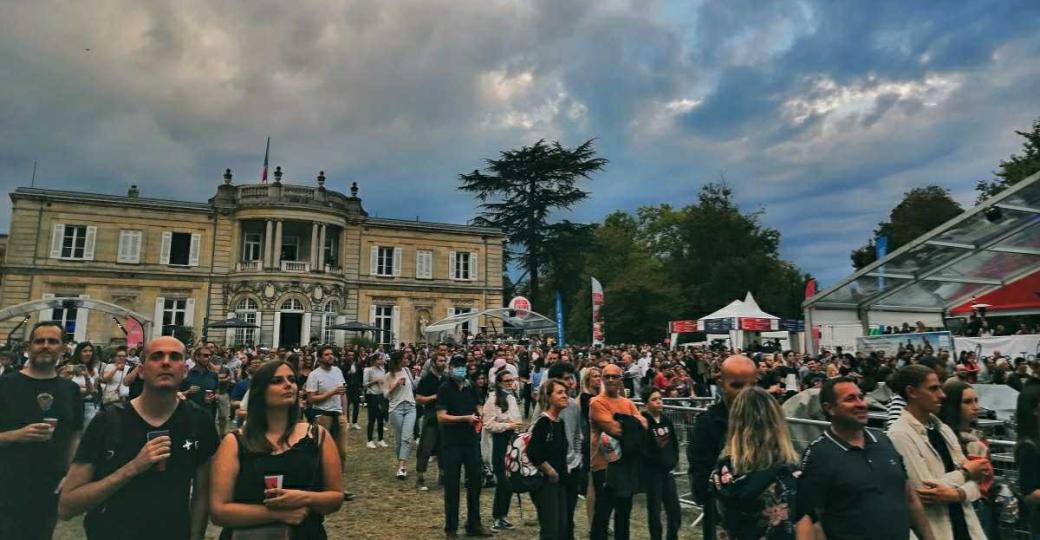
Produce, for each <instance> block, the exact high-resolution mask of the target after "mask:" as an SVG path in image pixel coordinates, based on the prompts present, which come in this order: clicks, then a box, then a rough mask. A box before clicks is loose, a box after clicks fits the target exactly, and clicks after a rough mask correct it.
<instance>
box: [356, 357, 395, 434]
mask: <svg viewBox="0 0 1040 540" xmlns="http://www.w3.org/2000/svg"><path fill="white" fill-rule="evenodd" d="M384 364H385V360H383V354H382V353H374V354H373V355H372V356H370V357H369V359H368V367H367V368H365V371H364V373H363V374H362V376H361V384H362V386H364V387H365V406H366V407H367V409H368V411H367V414H368V444H367V445H366V446H368V447H369V448H375V447H376V441H375V440H373V439H372V428H377V434H378V435H379V446H382V447H383V448H386V447H388V446H390V445H388V444H386V441H384V440H383V411H384V408H385V404H384V399H383V379H385V378H386V371H384V370H383V365H384Z"/></svg>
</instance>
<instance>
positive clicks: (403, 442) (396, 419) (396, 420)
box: [390, 401, 415, 461]
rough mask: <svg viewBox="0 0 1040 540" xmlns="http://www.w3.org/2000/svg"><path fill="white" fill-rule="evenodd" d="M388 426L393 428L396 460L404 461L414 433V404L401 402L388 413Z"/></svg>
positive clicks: (410, 448) (409, 451) (409, 449)
mask: <svg viewBox="0 0 1040 540" xmlns="http://www.w3.org/2000/svg"><path fill="white" fill-rule="evenodd" d="M390 425H391V426H393V428H394V445H395V448H396V449H397V459H399V460H401V461H404V460H406V459H408V454H409V453H411V451H412V436H413V434H414V431H415V404H414V403H411V402H409V401H402V402H401V403H399V404H398V405H397V407H395V408H394V410H392V411H390Z"/></svg>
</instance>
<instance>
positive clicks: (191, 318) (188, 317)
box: [184, 298, 199, 335]
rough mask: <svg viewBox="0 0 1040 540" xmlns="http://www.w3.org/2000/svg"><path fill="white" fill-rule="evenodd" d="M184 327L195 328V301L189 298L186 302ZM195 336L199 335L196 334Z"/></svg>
mask: <svg viewBox="0 0 1040 540" xmlns="http://www.w3.org/2000/svg"><path fill="white" fill-rule="evenodd" d="M184 326H190V327H192V328H195V299H194V298H189V299H188V300H187V301H185V302H184ZM195 335H199V333H198V332H195Z"/></svg>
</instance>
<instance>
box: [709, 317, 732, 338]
mask: <svg viewBox="0 0 1040 540" xmlns="http://www.w3.org/2000/svg"><path fill="white" fill-rule="evenodd" d="M733 326H734V325H733V319H732V318H726V319H707V320H705V321H704V331H705V332H707V333H709V334H718V333H722V332H729V331H730V330H733Z"/></svg>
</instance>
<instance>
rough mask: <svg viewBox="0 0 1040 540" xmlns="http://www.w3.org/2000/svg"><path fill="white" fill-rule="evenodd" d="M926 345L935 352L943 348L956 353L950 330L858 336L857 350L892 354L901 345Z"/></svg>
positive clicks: (918, 346) (920, 346)
mask: <svg viewBox="0 0 1040 540" xmlns="http://www.w3.org/2000/svg"><path fill="white" fill-rule="evenodd" d="M925 345H928V346H930V347H931V348H932V350H933V351H935V352H939V350H940V349H942V350H944V351H948V352H949V353H950V354H954V353H956V351H955V350H954V341H953V334H951V333H950V332H918V333H915V334H887V335H883V336H867V337H858V338H856V351H857V352H875V351H883V352H884V353H885V354H886V355H890V356H891V355H894V354H896V353H898V352H899V348H900V347H903V348H904V349H905V348H907V347H911V346H912V347H913V348H914V349H921V348H923V347H924V346H925Z"/></svg>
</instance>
